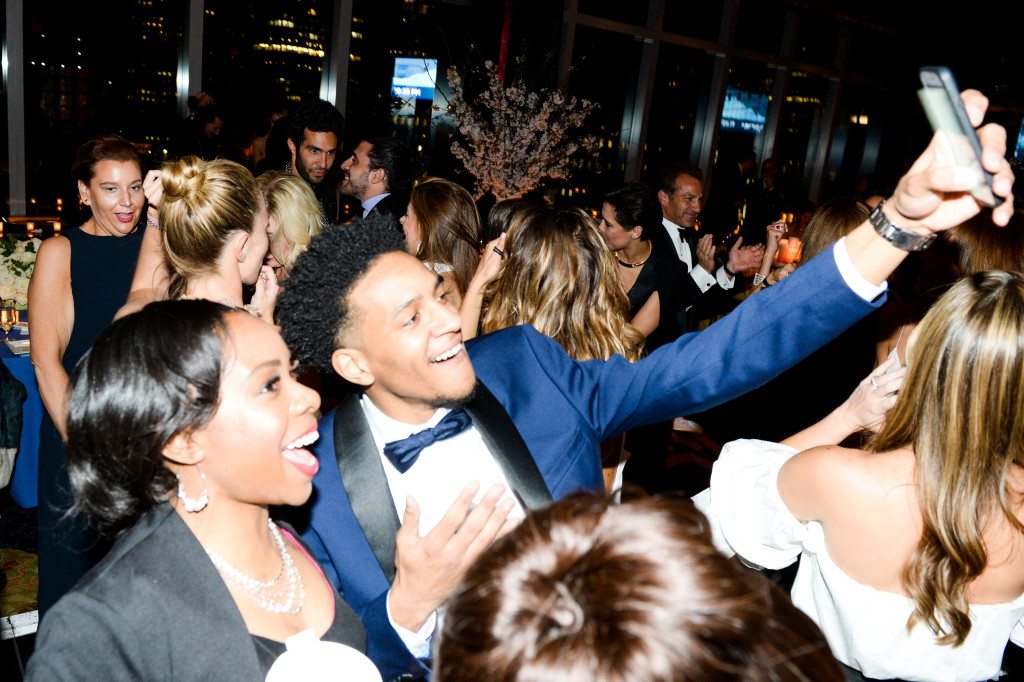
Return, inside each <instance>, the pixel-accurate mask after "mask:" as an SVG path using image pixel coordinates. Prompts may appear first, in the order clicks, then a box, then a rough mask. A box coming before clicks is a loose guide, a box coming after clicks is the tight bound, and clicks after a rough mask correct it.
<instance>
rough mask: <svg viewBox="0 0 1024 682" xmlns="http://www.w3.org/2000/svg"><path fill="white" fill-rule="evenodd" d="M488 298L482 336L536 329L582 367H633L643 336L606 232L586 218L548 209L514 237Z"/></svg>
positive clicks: (578, 212)
mask: <svg viewBox="0 0 1024 682" xmlns="http://www.w3.org/2000/svg"><path fill="white" fill-rule="evenodd" d="M505 254H506V258H505V260H504V261H502V265H501V269H500V270H499V272H498V274H497V275H496V276H495V278H494V279H493V280H492V281H491V283H490V284H488V285H487V287H486V290H485V292H484V306H485V307H484V312H483V317H482V322H481V328H482V329H483V331H484V332H485V333H486V332H492V331H497V330H499V329H504V328H506V327H512V326H515V325H518V324H530V325H533V327H534V328H536V329H537V330H538V331H540V332H541V333H543V334H546V335H547V336H550V337H551V338H553V339H554V340H555V341H557V342H558V343H559V344H560V345H561V346H562V347H563V348H564V349H565V351H566V352H567V353H568V354H569V355H570V356H571V357H573V358H575V359H577V360H594V359H602V360H604V359H608V358H610V357H611V356H612V355H616V354H618V355H622V356H623V357H625V358H627V359H629V360H635V359H637V357H638V356H639V353H640V345H641V344H642V342H643V336H642V335H641V334H640V332H638V331H637V330H636V329H634V328H633V327H632V326H630V325H629V324H628V319H629V300H628V299H627V298H626V293H625V291H624V290H623V288H622V282H621V281H620V280H619V275H618V272H617V271H616V269H615V261H614V260H613V257H612V254H611V252H610V251H609V250H608V247H607V246H606V245H605V241H604V238H603V237H602V236H601V231H600V230H599V229H598V227H597V225H596V224H595V223H594V219H593V218H591V217H590V215H589V214H588V213H586V211H583V210H581V209H577V208H567V209H562V210H559V211H553V210H551V209H542V210H540V211H539V212H537V214H536V215H535V216H534V217H533V219H532V220H530V221H529V222H527V223H523V224H522V225H520V226H519V227H518V228H517V229H515V230H513V231H511V232H510V233H509V235H508V237H507V239H506V242H505Z"/></svg>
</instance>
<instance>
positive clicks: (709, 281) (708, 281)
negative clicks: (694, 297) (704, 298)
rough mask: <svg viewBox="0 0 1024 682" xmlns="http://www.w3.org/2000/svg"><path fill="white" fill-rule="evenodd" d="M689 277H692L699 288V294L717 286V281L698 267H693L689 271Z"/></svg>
mask: <svg viewBox="0 0 1024 682" xmlns="http://www.w3.org/2000/svg"><path fill="white" fill-rule="evenodd" d="M690 277H692V278H693V281H694V282H696V283H697V286H698V287H699V288H700V293H702V294H703V293H704V292H706V291H707V290H708V289H710V288H711V287H713V286H715V285H716V284H718V281H717V280H716V279H715V278H714V277H712V276H711V275H709V274H708V271H707V270H705V269H704V268H702V267H701V266H700V265H694V266H693V267H692V268H691V269H690Z"/></svg>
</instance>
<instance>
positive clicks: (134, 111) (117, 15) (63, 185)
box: [24, 0, 184, 224]
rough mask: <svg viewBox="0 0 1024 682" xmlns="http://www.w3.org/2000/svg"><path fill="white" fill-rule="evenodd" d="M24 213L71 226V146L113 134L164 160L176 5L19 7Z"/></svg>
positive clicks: (122, 0)
mask: <svg viewBox="0 0 1024 682" xmlns="http://www.w3.org/2000/svg"><path fill="white" fill-rule="evenodd" d="M24 11H25V26H24V36H25V119H26V121H25V128H26V130H25V132H26V156H27V169H26V172H27V176H28V177H27V183H28V202H29V205H28V212H29V213H30V214H36V215H58V214H59V213H60V212H59V211H58V206H57V198H58V197H60V198H61V199H62V203H63V209H64V215H63V219H64V221H65V222H66V223H67V224H76V223H77V221H78V220H80V217H81V216H79V215H78V210H77V206H78V198H77V196H78V195H77V191H76V190H75V188H74V187H73V186H72V184H71V182H70V180H69V177H68V176H69V173H70V167H71V160H72V158H73V157H74V153H75V150H76V149H77V147H78V146H79V145H80V144H81V143H82V142H83V141H84V140H86V139H88V138H90V137H92V136H94V135H96V134H99V133H119V134H121V135H124V136H125V137H127V138H128V139H129V140H131V141H132V142H135V143H136V144H139V145H141V146H143V147H146V148H149V149H150V150H151V151H152V152H154V154H155V155H156V156H157V157H160V156H162V153H163V149H165V148H166V147H167V146H168V144H169V142H170V140H171V137H172V135H173V132H174V122H175V108H176V101H177V100H176V95H177V91H176V85H175V83H176V72H177V63H178V46H179V44H180V42H181V31H182V24H183V19H184V9H183V6H182V3H181V2H177V1H173V0H153V1H152V2H146V3H141V2H138V3H136V2H128V1H127V0H117V1H114V2H110V3H107V4H106V5H104V11H103V12H97V10H96V7H95V6H94V5H92V4H91V3H69V4H63V5H61V8H60V10H59V11H55V9H54V6H53V5H52V4H51V3H45V2H37V3H25V10H24Z"/></svg>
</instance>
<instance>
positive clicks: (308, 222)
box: [256, 171, 325, 270]
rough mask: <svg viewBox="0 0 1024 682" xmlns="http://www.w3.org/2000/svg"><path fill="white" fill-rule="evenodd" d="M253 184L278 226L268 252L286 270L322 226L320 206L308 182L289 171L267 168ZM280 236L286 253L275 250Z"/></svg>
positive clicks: (318, 232) (271, 238)
mask: <svg viewBox="0 0 1024 682" xmlns="http://www.w3.org/2000/svg"><path fill="white" fill-rule="evenodd" d="M256 184H257V186H258V187H259V188H260V192H262V193H263V199H264V200H265V201H266V202H267V211H268V212H269V213H270V215H272V216H274V219H275V220H277V229H276V230H275V231H274V234H273V235H271V237H270V251H271V253H273V255H274V258H276V259H277V260H278V262H280V263H281V265H283V266H284V269H285V270H290V269H291V267H292V265H293V264H294V263H295V259H296V258H298V257H299V254H300V253H302V252H303V251H305V250H306V246H307V245H308V244H309V240H310V239H312V238H313V237H314V236H316V235H318V234H320V230H322V229H323V227H324V222H325V220H324V213H323V209H321V208H320V202H319V201H317V199H316V195H315V194H313V190H312V189H310V187H309V184H308V183H307V182H306V181H305V180H303V179H302V178H300V177H299V176H297V175H295V174H293V173H289V172H288V171H267V172H266V173H263V174H262V175H260V176H259V177H258V178H256ZM282 237H283V238H284V241H285V242H287V243H288V246H289V247H290V250H289V251H288V253H278V251H279V250H280V249H279V248H278V249H277V250H275V246H277V245H279V244H280V243H281V238H282Z"/></svg>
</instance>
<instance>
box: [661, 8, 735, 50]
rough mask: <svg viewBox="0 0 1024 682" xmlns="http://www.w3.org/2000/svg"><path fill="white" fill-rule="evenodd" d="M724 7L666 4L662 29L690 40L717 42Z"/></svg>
mask: <svg viewBox="0 0 1024 682" xmlns="http://www.w3.org/2000/svg"><path fill="white" fill-rule="evenodd" d="M725 6H726V3H725V2H680V1H679V0H675V2H666V3H665V22H664V28H665V30H666V31H671V32H672V33H678V34H680V35H684V36H689V37H691V38H701V39H703V40H718V34H719V33H721V31H722V8H723V7H725Z"/></svg>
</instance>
